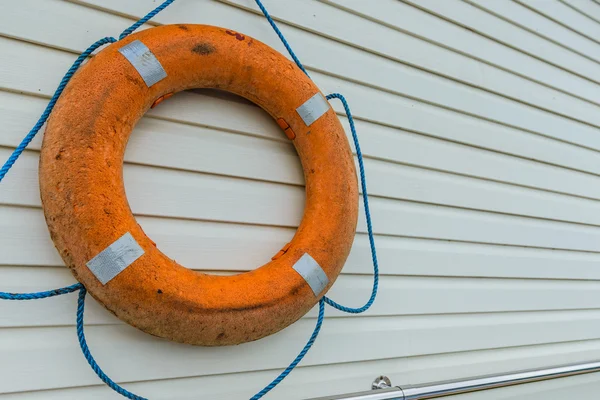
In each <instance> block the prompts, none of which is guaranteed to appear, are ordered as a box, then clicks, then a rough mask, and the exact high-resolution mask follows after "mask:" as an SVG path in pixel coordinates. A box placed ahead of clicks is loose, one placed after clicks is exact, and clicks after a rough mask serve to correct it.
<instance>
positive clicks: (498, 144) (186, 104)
mask: <svg viewBox="0 0 600 400" xmlns="http://www.w3.org/2000/svg"><path fill="white" fill-rule="evenodd" d="M2 43H5V44H6V43H12V44H11V45H10V46H9V47H11V48H12V47H13V45H14V51H15V52H14V58H13V59H16V60H21V61H19V62H18V63H16V64H15V65H14V68H9V69H11V71H12V72H6V71H5V72H6V76H5V77H4V78H3V73H2V72H3V70H2V69H1V66H0V86H5V87H6V86H8V88H9V89H11V90H14V91H19V90H23V89H24V87H25V86H26V87H27V89H26V91H28V92H30V93H33V92H37V91H38V90H42V89H37V87H39V86H40V85H42V84H43V85H47V87H50V86H51V84H49V83H48V82H50V81H52V79H51V77H50V76H46V77H47V78H48V79H47V80H46V81H41V80H40V81H39V82H35V80H32V79H30V78H28V76H30V75H31V74H34V76H43V75H44V74H47V73H48V72H47V71H48V70H51V69H53V67H52V64H53V62H52V61H51V60H50V59H52V57H55V58H54V59H55V62H56V65H57V66H56V68H54V70H55V73H56V77H58V76H60V74H62V72H63V71H64V69H66V68H67V66H68V65H69V64H70V62H71V61H72V57H71V56H70V55H67V54H66V53H59V52H55V51H50V50H45V49H43V48H39V47H37V46H32V45H26V44H25V45H24V44H21V45H19V46H16V44H17V43H16V42H14V41H6V40H4V41H3V40H2V39H0V48H1V47H2ZM26 49H27V51H30V52H31V53H30V55H31V57H32V58H35V57H38V55H36V54H37V52H38V51H41V52H46V51H48V54H45V55H44V56H45V57H46V60H47V62H46V63H45V64H44V66H43V68H42V66H41V65H39V63H37V67H35V70H33V71H24V68H21V67H19V65H20V64H21V62H22V63H24V64H27V61H26V60H23V58H22V57H21V56H22V55H23V54H25V53H26V52H27V51H26ZM27 65H28V66H29V67H32V68H33V64H27ZM58 65H61V66H60V67H59V66H58ZM321 78H322V80H323V82H324V83H325V84H327V85H329V86H330V88H331V89H333V90H340V91H343V92H344V93H346V94H347V95H348V97H349V98H350V99H361V98H367V99H369V98H378V102H374V103H373V104H369V103H368V102H367V101H365V102H364V103H362V105H363V107H362V108H363V110H365V114H364V115H365V116H366V118H367V119H369V120H376V121H379V120H382V121H387V122H389V123H396V124H399V125H401V126H404V127H405V129H409V130H414V131H417V132H424V133H425V134H427V135H432V136H438V137H443V138H448V139H451V140H456V141H461V142H466V143H472V144H474V145H477V146H484V147H491V148H492V149H498V150H500V151H502V152H508V153H513V154H517V155H519V156H522V157H525V158H530V159H531V158H532V159H538V160H541V161H544V162H549V163H552V164H558V165H566V166H568V167H570V168H575V169H583V170H589V171H591V172H593V173H596V174H600V165H599V164H598V163H597V162H596V155H597V154H598V153H597V152H596V151H590V150H585V149H582V148H577V147H571V146H568V145H565V144H564V143H560V142H554V141H551V140H548V139H545V138H541V137H536V136H535V135H529V134H523V133H518V132H512V131H511V130H510V129H509V128H506V127H500V126H498V125H494V124H491V123H489V122H486V121H480V120H477V119H474V118H472V117H469V116H466V115H463V114H456V113H454V112H452V111H449V110H444V109H440V108H437V107H433V106H429V105H425V104H423V105H422V109H421V110H420V111H419V110H418V109H415V108H414V102H411V101H409V100H406V99H403V98H401V97H398V96H394V95H392V94H387V93H382V92H378V91H376V90H374V89H370V88H366V87H362V86H359V85H351V86H347V87H346V86H337V85H338V84H339V83H340V82H341V81H340V80H338V79H335V78H331V77H325V76H321ZM17 82H19V84H18V85H17V84H16V83H17ZM44 90H45V91H46V92H47V93H45V94H50V93H51V89H44ZM4 96H10V95H3V97H4ZM181 96H184V95H181ZM6 98H7V103H8V105H4V104H3V105H2V107H3V108H5V107H8V109H9V110H10V113H12V112H13V110H15V109H17V110H18V108H17V107H14V106H12V105H11V100H8V98H9V97H6ZM180 99H181V100H180V101H177V96H176V98H174V99H172V100H170V101H169V102H166V103H165V104H164V105H161V107H157V108H156V109H155V110H152V112H151V113H150V115H153V116H158V117H160V118H167V119H171V120H174V119H176V120H179V121H183V122H186V123H193V124H200V125H203V126H206V125H210V126H215V125H216V126H217V127H223V126H224V127H226V128H225V129H228V130H232V131H234V132H240V131H243V132H249V133H250V134H253V135H260V136H268V137H276V138H278V140H284V139H283V135H282V134H281V132H280V131H279V130H278V128H277V126H276V124H274V123H273V122H272V120H270V117H269V116H268V115H267V114H266V113H264V112H258V111H257V108H256V107H252V106H249V105H246V104H242V103H233V104H232V105H231V106H230V105H229V103H232V102H226V101H225V100H223V99H217V101H216V104H211V105H210V106H207V103H208V104H210V103H211V102H212V98H207V97H204V96H192V95H187V96H185V97H180ZM2 103H4V101H3V102H2ZM333 105H334V107H340V105H339V104H338V103H337V102H334V103H333ZM37 107H39V106H37ZM367 108H368V110H367ZM387 109H396V110H402V109H406V110H407V113H406V114H405V115H406V117H400V118H397V117H394V115H395V114H396V113H388V112H385V110H387ZM196 110H201V111H198V112H196ZM225 110H226V111H225ZM409 110H410V111H409ZM15 112H19V111H16V110H15ZM20 112H22V111H20ZM14 115H17V114H14ZM14 115H13V116H12V117H10V116H9V117H8V121H10V122H11V123H15V124H17V123H19V124H21V125H19V127H20V128H19V129H18V130H15V131H13V133H12V134H14V135H15V139H13V140H14V141H11V142H10V143H15V144H16V143H17V141H18V140H20V139H19V138H20V137H21V136H22V134H23V133H22V129H29V127H30V125H31V124H32V121H33V118H34V115H35V114H33V113H31V114H28V115H31V117H30V118H29V119H23V118H22V117H21V118H15V116H14ZM391 118H392V119H394V120H397V121H392V120H391ZM12 121H15V122H12ZM17 121H18V122H17ZM28 121H29V122H28ZM245 121H248V123H246V122H245ZM267 121H268V122H267ZM23 122H25V123H26V125H22V124H23ZM387 122H386V123H387ZM363 126H364V127H365V128H364V129H365V130H377V131H382V132H391V131H390V130H389V129H386V128H381V126H380V125H376V124H368V123H364V124H362V123H361V124H359V125H358V128H359V129H360V128H363ZM265 128H267V129H265ZM482 131H486V132H487V135H481V132H482ZM361 132H362V131H361ZM496 135H498V136H496ZM361 137H363V138H364V137H366V138H367V139H366V140H368V137H369V135H361ZM391 137H393V136H392V135H390V134H388V136H387V138H388V139H389V138H391ZM498 137H502V138H503V139H502V140H498ZM363 140H364V139H363ZM378 147H379V148H386V149H387V152H388V154H394V153H395V152H397V151H398V150H397V149H396V148H395V147H391V146H389V145H387V144H386V143H380V145H379V146H378ZM444 147H448V146H444ZM365 151H366V152H368V151H369V149H368V146H365ZM472 153H474V152H472ZM477 153H478V154H481V152H477ZM367 154H368V153H367ZM416 154H421V152H419V153H416ZM475 156H477V155H475V154H473V155H472V156H470V157H475ZM389 157H390V156H389V155H388V156H387V157H386V158H389ZM492 157H496V158H497V157H498V156H497V155H492ZM492 157H486V158H487V160H486V162H485V163H482V167H485V166H487V165H489V164H490V162H491V161H489V159H490V158H492ZM445 158H452V157H445ZM445 158H443V159H445ZM395 159H398V158H397V157H396V158H395ZM459 160H463V159H462V158H459ZM470 165H472V164H470ZM522 165H523V167H525V166H527V167H528V168H527V169H529V170H532V169H533V168H535V167H534V165H535V166H536V167H537V168H544V169H546V170H547V168H545V167H540V166H537V165H536V164H531V163H530V162H529V163H525V164H523V163H522ZM523 167H521V168H519V172H517V173H515V174H514V175H516V176H523V177H524V178H525V177H527V175H524V174H522V172H521V170H522V168H523ZM435 168H436V169H449V168H439V167H435ZM505 168H506V167H505V166H503V167H502V168H501V169H505ZM469 170H470V171H473V168H469ZM463 173H464V172H463ZM563 173H565V174H568V172H563ZM470 174H473V172H471V173H470ZM524 178H523V179H524ZM493 179H495V180H503V179H498V178H493ZM576 179H586V177H585V176H583V175H576V174H569V177H568V178H566V177H565V178H563V179H552V180H550V182H557V183H560V184H572V185H573V186H575V185H576V184H577V185H576V186H577V188H579V190H582V189H584V188H585V189H588V190H593V188H595V187H596V186H597V185H595V184H593V183H587V184H580V183H578V182H577V181H576ZM533 181H534V180H530V181H529V182H528V183H521V184H523V185H526V186H532V185H535V183H533ZM544 181H545V180H540V179H535V182H538V184H539V182H544ZM559 191H563V192H564V190H559ZM583 196H586V195H585V194H583ZM586 197H593V196H589V195H588V196H586Z"/></svg>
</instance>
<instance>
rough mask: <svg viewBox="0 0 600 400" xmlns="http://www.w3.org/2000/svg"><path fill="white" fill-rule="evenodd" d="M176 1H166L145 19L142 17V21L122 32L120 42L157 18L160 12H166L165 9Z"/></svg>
mask: <svg viewBox="0 0 600 400" xmlns="http://www.w3.org/2000/svg"><path fill="white" fill-rule="evenodd" d="M174 1H175V0H166V1H165V2H163V3H162V4H161V5H159V6H158V7H156V8H155V9H154V10H152V11H150V12H149V13H148V14H146V15H145V16H144V17H142V18H141V19H139V20H138V21H137V22H136V23H135V24H133V25H131V26H130V27H129V28H127V29H125V30H124V31H123V32H121V35H119V40H122V39H123V38H125V37H126V36H127V35H129V34H130V33H132V32H133V31H135V30H136V29H137V28H139V27H140V26H142V25H144V24H145V23H146V22H148V21H150V20H151V19H152V18H154V17H155V16H156V14H158V13H159V12H161V11H162V10H164V9H165V8H167V7H169V6H170V5H171V3H173V2H174Z"/></svg>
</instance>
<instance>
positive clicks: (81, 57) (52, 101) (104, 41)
mask: <svg viewBox="0 0 600 400" xmlns="http://www.w3.org/2000/svg"><path fill="white" fill-rule="evenodd" d="M116 41H117V40H116V39H115V38H112V37H105V38H103V39H100V40H98V41H97V42H96V43H94V44H92V45H91V46H90V47H88V48H87V49H86V50H85V51H84V52H83V53H81V54H80V55H79V57H77V59H76V60H75V62H74V63H73V65H71V68H69V70H68V71H67V73H66V74H65V76H63V78H62V80H61V81H60V83H59V84H58V88H56V91H55V92H54V94H53V95H52V98H51V99H50V101H49V102H48V105H47V106H46V108H45V109H44V112H43V113H42V115H41V116H40V118H39V119H38V121H37V122H36V123H35V125H34V126H33V128H31V130H30V131H29V133H28V134H27V136H25V137H24V138H23V140H22V141H21V143H20V144H19V145H18V146H17V148H16V149H15V150H14V151H13V152H12V154H11V155H10V157H8V160H6V162H5V163H4V165H3V166H2V168H0V182H2V179H4V177H5V176H6V173H7V172H8V171H9V170H10V169H11V168H12V166H13V165H14V163H15V161H17V158H19V156H20V155H21V153H23V151H24V150H25V148H26V147H27V146H28V145H29V143H31V141H32V140H33V138H34V137H35V135H36V134H37V133H38V132H39V131H40V129H41V128H42V126H43V125H44V123H46V120H47V119H48V117H49V116H50V113H51V112H52V109H53V108H54V106H55V105H56V101H57V100H58V98H59V97H60V95H61V94H62V92H63V90H65V86H67V83H69V81H70V80H71V78H72V77H73V74H75V72H76V71H77V69H78V68H79V66H80V65H81V63H83V62H84V61H85V59H86V58H88V57H89V55H90V54H92V52H93V51H94V50H96V49H97V48H98V47H100V46H103V45H105V44H107V43H114V42H116Z"/></svg>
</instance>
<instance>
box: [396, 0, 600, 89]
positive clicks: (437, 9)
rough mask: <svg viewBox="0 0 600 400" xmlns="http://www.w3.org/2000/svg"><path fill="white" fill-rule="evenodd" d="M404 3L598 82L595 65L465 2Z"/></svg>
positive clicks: (426, 0) (598, 69) (599, 70)
mask: <svg viewBox="0 0 600 400" xmlns="http://www.w3.org/2000/svg"><path fill="white" fill-rule="evenodd" d="M405 1H406V2H409V3H411V4H413V5H415V6H417V7H420V8H423V9H425V10H427V11H429V12H432V13H434V14H436V15H439V16H441V17H443V18H446V19H448V20H450V21H451V22H453V23H455V24H457V25H459V26H464V27H466V28H468V29H469V30H472V31H473V32H475V33H477V34H480V35H482V36H485V37H488V38H491V39H492V40H494V41H496V42H499V43H502V44H504V45H506V46H508V47H511V48H515V49H517V50H519V51H521V52H523V53H524V54H528V55H531V56H532V57H535V58H538V59H540V60H541V61H543V62H546V63H548V64H551V65H553V66H556V67H558V68H561V69H564V70H567V71H569V72H571V73H573V74H577V75H579V76H581V77H584V78H587V79H589V80H590V81H593V82H595V83H596V84H597V83H598V82H600V79H599V78H600V66H599V65H598V63H596V62H594V61H591V60H589V59H587V58H584V57H582V56H580V55H579V54H577V53H573V52H570V51H568V50H567V49H565V48H563V47H561V46H557V45H556V44H555V43H552V42H548V41H547V40H544V39H542V38H540V37H539V36H537V35H533V34H532V33H531V32H528V31H526V30H522V29H520V28H518V27H516V26H514V25H512V24H510V23H508V22H507V21H504V20H502V19H500V18H497V17H495V16H493V15H490V14H488V13H486V12H485V11H482V10H481V9H478V8H476V7H473V6H472V5H470V4H468V3H466V2H463V1H461V0H450V1H443V2H436V1H435V0H434V1H432V0H405ZM544 1H546V0H544ZM552 1H554V0H552ZM588 86H589V87H590V88H593V87H595V85H594V84H593V83H592V82H589V83H588Z"/></svg>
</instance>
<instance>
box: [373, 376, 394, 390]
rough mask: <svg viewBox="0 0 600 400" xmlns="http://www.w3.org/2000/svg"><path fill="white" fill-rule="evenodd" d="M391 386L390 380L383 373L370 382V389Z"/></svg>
mask: <svg viewBox="0 0 600 400" xmlns="http://www.w3.org/2000/svg"><path fill="white" fill-rule="evenodd" d="M391 387H392V381H390V378H388V377H387V376H385V375H380V376H378V377H377V378H375V380H374V381H373V383H372V384H371V389H372V390H378V389H389V388H391Z"/></svg>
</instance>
